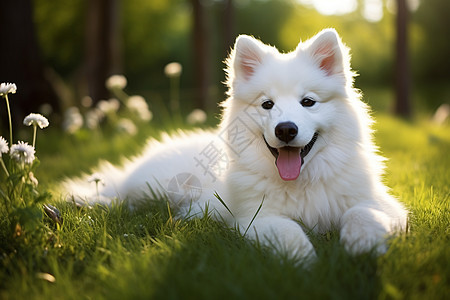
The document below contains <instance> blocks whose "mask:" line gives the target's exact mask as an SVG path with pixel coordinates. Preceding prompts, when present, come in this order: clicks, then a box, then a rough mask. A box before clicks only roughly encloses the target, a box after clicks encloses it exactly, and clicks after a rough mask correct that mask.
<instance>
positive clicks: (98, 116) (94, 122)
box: [85, 108, 105, 129]
mask: <svg viewBox="0 0 450 300" xmlns="http://www.w3.org/2000/svg"><path fill="white" fill-rule="evenodd" d="M104 117H105V114H104V113H103V112H102V111H101V110H100V109H98V108H93V109H91V110H89V111H88V112H87V113H86V115H85V118H86V126H87V128H89V129H95V128H97V127H98V125H99V124H100V122H101V121H102V119H103V118H104Z"/></svg>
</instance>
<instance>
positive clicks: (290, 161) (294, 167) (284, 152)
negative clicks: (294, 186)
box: [276, 147, 302, 180]
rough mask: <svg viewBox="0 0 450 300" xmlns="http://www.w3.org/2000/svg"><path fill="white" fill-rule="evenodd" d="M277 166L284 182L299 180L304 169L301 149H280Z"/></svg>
mask: <svg viewBox="0 0 450 300" xmlns="http://www.w3.org/2000/svg"><path fill="white" fill-rule="evenodd" d="M276 165H277V168H278V173H280V176H281V178H282V179H283V180H295V179H297V177H298V175H300V169H301V167H302V158H301V157H300V148H287V147H283V148H279V149H278V158H277V161H276Z"/></svg>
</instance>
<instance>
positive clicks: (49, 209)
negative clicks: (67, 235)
mask: <svg viewBox="0 0 450 300" xmlns="http://www.w3.org/2000/svg"><path fill="white" fill-rule="evenodd" d="M44 212H45V214H46V215H47V216H48V217H50V219H52V220H53V222H55V223H57V224H59V225H61V224H62V217H61V213H60V212H59V210H58V209H57V208H56V207H54V206H53V205H50V204H44Z"/></svg>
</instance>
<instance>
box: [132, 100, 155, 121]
mask: <svg viewBox="0 0 450 300" xmlns="http://www.w3.org/2000/svg"><path fill="white" fill-rule="evenodd" d="M127 107H128V109H129V110H131V111H132V112H135V113H137V115H138V117H139V118H140V119H141V120H143V121H150V120H151V119H152V118H153V114H152V112H151V111H150V110H149V109H148V104H147V102H146V101H145V99H144V97H142V96H138V95H137V96H131V97H130V98H128V101H127Z"/></svg>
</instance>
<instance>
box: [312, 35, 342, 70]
mask: <svg viewBox="0 0 450 300" xmlns="http://www.w3.org/2000/svg"><path fill="white" fill-rule="evenodd" d="M307 44H308V45H307V49H306V52H307V53H309V55H310V56H311V57H312V58H313V59H314V61H315V62H316V64H317V65H318V66H319V67H320V68H321V69H322V70H324V71H325V72H326V73H327V74H328V75H335V74H342V73H344V72H345V69H346V64H347V63H346V61H345V58H346V57H347V55H348V53H347V52H348V50H347V48H346V47H345V46H344V45H343V44H342V42H341V38H340V37H339V35H338V34H337V32H336V30H334V29H325V30H322V31H321V32H319V33H318V34H317V35H316V36H315V37H313V38H312V39H310V40H309V41H308V42H307ZM344 56H345V57H344Z"/></svg>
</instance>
